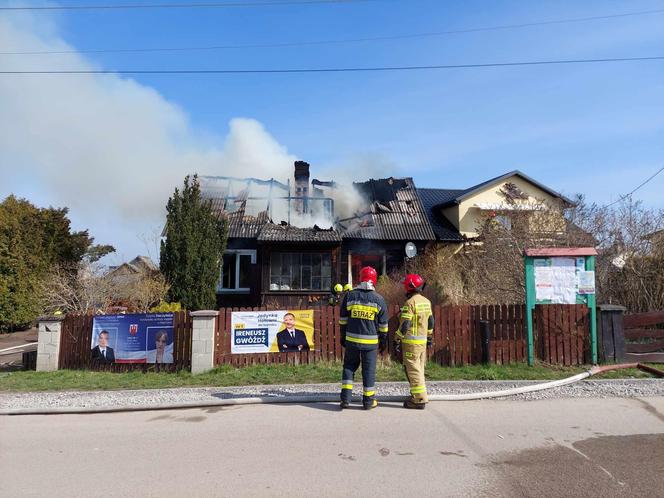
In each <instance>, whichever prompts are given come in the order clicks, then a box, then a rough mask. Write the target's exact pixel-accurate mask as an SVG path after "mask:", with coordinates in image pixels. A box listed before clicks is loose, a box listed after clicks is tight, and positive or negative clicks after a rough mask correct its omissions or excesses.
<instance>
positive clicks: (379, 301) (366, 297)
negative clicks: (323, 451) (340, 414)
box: [339, 266, 387, 410]
mask: <svg viewBox="0 0 664 498" xmlns="http://www.w3.org/2000/svg"><path fill="white" fill-rule="evenodd" d="M377 278H378V274H377V273H376V270H374V269H373V268H372V267H370V266H365V267H364V268H362V269H361V270H360V284H359V285H358V286H357V287H355V288H354V289H352V290H350V291H348V292H347V293H346V294H345V295H344V297H343V300H342V302H341V308H340V310H339V326H340V330H341V345H342V346H343V347H344V348H345V351H344V367H343V374H342V380H341V408H342V409H343V408H348V406H349V405H350V401H351V397H352V394H353V379H354V377H355V372H356V371H357V369H358V367H359V366H360V364H362V384H363V387H364V391H363V395H362V404H363V405H364V409H365V410H370V409H372V408H374V407H375V406H376V405H378V402H377V401H376V386H375V383H376V359H377V356H378V349H380V350H381V351H383V350H384V349H385V347H386V346H387V305H386V304H385V300H384V299H383V297H382V296H381V295H380V294H378V293H377V292H376V290H375V286H376V280H377Z"/></svg>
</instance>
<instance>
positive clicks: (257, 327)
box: [231, 310, 314, 354]
mask: <svg viewBox="0 0 664 498" xmlns="http://www.w3.org/2000/svg"><path fill="white" fill-rule="evenodd" d="M313 348H314V311H313V310H278V311H234V312H233V313H231V353H233V354H243V353H279V352H281V353H291V352H293V353H296V352H303V351H310V350H312V349H313Z"/></svg>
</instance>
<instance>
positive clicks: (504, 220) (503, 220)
mask: <svg viewBox="0 0 664 498" xmlns="http://www.w3.org/2000/svg"><path fill="white" fill-rule="evenodd" d="M494 219H495V220H496V221H497V222H498V223H500V224H501V225H502V226H503V228H504V229H505V230H512V218H510V217H509V216H507V215H505V214H499V215H496V217H495V218H494Z"/></svg>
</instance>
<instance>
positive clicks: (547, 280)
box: [534, 259, 553, 301]
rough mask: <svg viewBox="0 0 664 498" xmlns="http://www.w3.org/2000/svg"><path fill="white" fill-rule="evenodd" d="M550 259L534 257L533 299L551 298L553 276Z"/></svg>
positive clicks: (543, 299)
mask: <svg viewBox="0 0 664 498" xmlns="http://www.w3.org/2000/svg"><path fill="white" fill-rule="evenodd" d="M549 264H550V261H549V260H548V259H535V261H534V266H535V299H537V300H538V301H546V300H549V299H552V298H553V278H552V273H551V267H550V266H549Z"/></svg>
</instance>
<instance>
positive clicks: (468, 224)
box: [201, 161, 573, 307]
mask: <svg viewBox="0 0 664 498" xmlns="http://www.w3.org/2000/svg"><path fill="white" fill-rule="evenodd" d="M309 169H310V166H309V164H308V163H306V162H304V161H296V163H295V171H294V175H293V181H292V182H291V181H290V180H289V181H288V182H287V183H281V182H279V181H277V180H274V179H270V180H261V179H256V178H241V179H239V178H230V177H201V181H202V194H203V197H204V198H206V199H209V200H210V201H211V203H212V207H213V209H214V211H215V212H217V213H218V214H219V216H225V217H226V218H227V220H228V222H229V236H228V243H227V248H226V252H225V253H224V258H223V263H222V268H221V275H220V280H219V285H218V288H217V296H218V302H219V304H220V305H223V306H239V307H242V306H267V305H269V306H274V305H278V306H284V307H289V306H290V307H296V306H306V305H311V304H315V303H317V302H326V300H325V298H326V297H327V296H328V295H329V292H330V288H331V287H332V286H333V285H334V284H335V283H342V284H343V283H351V284H352V283H357V281H358V274H359V270H360V268H361V267H362V266H365V265H371V266H373V267H374V268H376V270H377V271H378V272H379V273H380V274H389V273H391V272H392V271H394V270H396V269H398V268H400V267H401V266H402V265H403V264H404V262H405V261H406V259H407V255H406V246H407V245H408V246H409V251H411V252H410V254H411V255H412V254H413V252H412V251H414V252H415V253H417V254H422V253H423V252H425V251H427V250H429V249H430V248H432V247H436V246H440V245H452V246H453V247H454V246H461V245H462V244H464V243H467V242H469V241H472V240H473V239H474V238H475V237H477V235H478V233H477V229H478V226H479V223H480V222H481V220H482V219H483V218H484V217H485V216H486V215H487V213H490V214H491V215H492V216H494V217H495V219H496V220H497V221H499V222H500V223H502V224H503V225H504V226H505V227H506V228H508V229H509V228H510V227H511V221H512V216H513V215H514V213H516V212H522V211H538V210H544V209H549V208H550V207H560V208H563V209H564V208H567V207H572V206H573V202H572V201H571V200H569V199H567V198H566V197H564V196H563V195H561V194H559V193H557V192H556V191H555V190H553V189H551V188H549V187H547V186H545V185H543V184H541V183H539V182H537V181H535V180H533V179H532V178H530V177H528V176H526V175H525V174H523V173H521V172H520V171H512V172H510V173H507V174H504V175H501V176H499V177H496V178H493V179H491V180H488V181H486V182H483V183H480V184H478V185H475V186H472V187H470V188H466V189H438V188H418V187H416V186H415V184H414V182H413V179H412V178H383V179H370V180H367V181H365V182H359V183H354V184H353V186H354V193H355V195H356V197H357V199H359V200H360V201H361V202H359V203H358V206H359V208H357V209H354V210H353V211H352V213H351V214H350V215H349V216H346V217H345V218H340V217H339V216H338V215H337V211H339V212H341V209H339V210H337V209H335V199H337V200H336V202H338V203H339V202H341V201H340V199H342V198H343V196H341V197H340V196H339V195H336V194H337V193H335V189H336V188H337V185H336V184H335V182H333V181H321V180H317V179H310V171H309ZM337 207H339V208H341V207H342V206H337Z"/></svg>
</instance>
